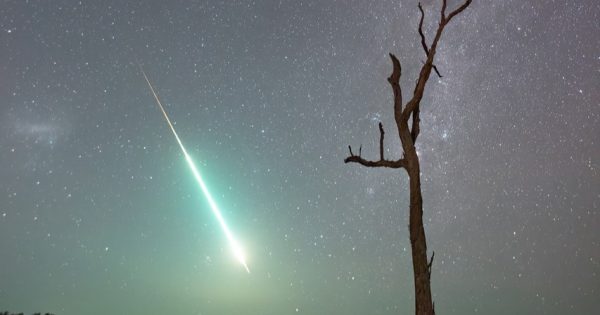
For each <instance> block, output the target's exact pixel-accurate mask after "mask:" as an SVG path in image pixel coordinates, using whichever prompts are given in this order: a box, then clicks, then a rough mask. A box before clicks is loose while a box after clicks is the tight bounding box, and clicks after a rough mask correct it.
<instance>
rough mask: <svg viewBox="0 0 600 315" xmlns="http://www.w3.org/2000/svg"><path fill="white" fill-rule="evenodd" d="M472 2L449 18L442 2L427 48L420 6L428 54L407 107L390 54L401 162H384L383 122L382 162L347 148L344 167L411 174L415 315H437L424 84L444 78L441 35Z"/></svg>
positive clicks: (395, 61) (397, 64) (396, 63)
mask: <svg viewBox="0 0 600 315" xmlns="http://www.w3.org/2000/svg"><path fill="white" fill-rule="evenodd" d="M471 1H472V0H466V1H465V2H464V3H462V5H460V6H459V7H458V8H456V9H455V10H454V11H452V12H451V13H450V14H448V15H446V0H442V8H441V17H440V22H439V24H438V28H437V31H436V33H435V37H434V39H433V42H432V43H431V47H428V46H427V42H426V40H425V34H424V33H423V19H424V18H425V13H424V12H423V7H422V6H421V3H419V11H420V12H421V19H420V21H419V28H418V30H419V35H420V36H421V46H422V47H423V50H425V54H427V60H426V61H425V63H424V64H423V66H422V67H421V72H420V73H419V78H418V80H417V83H416V86H415V89H414V91H413V95H412V98H411V99H410V100H409V101H408V102H407V103H406V105H404V106H403V105H402V90H401V88H400V75H401V71H402V68H401V66H400V61H398V58H396V56H394V55H393V54H390V58H391V59H392V65H393V71H392V74H391V75H390V77H389V78H388V82H389V83H390V85H391V86H392V90H393V92H394V119H395V121H396V126H397V128H398V136H399V138H400V142H401V143H402V150H403V152H404V153H403V156H402V158H400V159H398V160H387V159H385V157H384V154H383V153H384V151H385V150H384V148H383V138H384V135H385V132H384V130H383V125H382V124H381V122H380V123H379V134H380V136H379V160H378V161H370V160H365V159H364V158H363V157H362V156H361V153H362V152H361V151H362V150H359V154H358V155H355V154H354V152H352V147H351V146H348V149H349V151H350V156H348V157H347V158H346V159H345V160H344V162H345V163H358V164H361V165H363V166H367V167H387V168H402V169H404V170H406V172H407V173H408V177H409V182H410V215H409V216H410V218H409V221H410V223H409V230H410V231H409V233H410V245H411V249H412V261H413V275H414V282H415V313H416V314H417V315H434V314H435V305H434V303H433V301H432V299H431V286H430V279H431V265H432V263H433V257H434V255H435V253H432V254H431V258H430V259H429V260H428V259H427V241H426V239H425V229H424V228H423V199H422V196H421V175H420V168H419V156H418V155H417V151H416V149H415V142H416V141H417V137H418V136H419V131H420V128H419V123H420V119H419V106H420V104H421V100H422V98H423V93H424V91H425V84H426V83H427V80H428V79H429V75H430V74H431V71H432V70H433V71H435V73H436V74H437V75H438V76H439V77H440V78H441V77H442V76H441V74H440V72H439V71H438V69H437V67H436V66H435V65H434V64H433V59H434V57H435V52H436V48H437V45H438V42H439V40H440V38H441V37H442V33H443V32H444V28H445V27H446V25H448V23H450V21H451V20H452V18H454V17H455V16H456V15H458V14H459V13H461V12H462V11H464V10H465V9H466V8H467V7H468V6H469V5H470V4H471ZM409 119H410V127H409Z"/></svg>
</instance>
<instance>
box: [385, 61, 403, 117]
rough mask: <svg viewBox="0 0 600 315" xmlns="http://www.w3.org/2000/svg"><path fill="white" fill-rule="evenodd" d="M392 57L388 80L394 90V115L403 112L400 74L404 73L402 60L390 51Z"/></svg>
mask: <svg viewBox="0 0 600 315" xmlns="http://www.w3.org/2000/svg"><path fill="white" fill-rule="evenodd" d="M390 58H391V59H392V66H393V70H392V74H391V75H390V76H389V77H388V82H389V83H390V85H391V86H392V90H393V91H394V115H396V114H397V115H398V117H400V116H399V115H400V114H401V113H402V89H401V88H400V76H401V75H402V66H401V65H400V60H398V58H396V56H395V55H394V54H392V53H390Z"/></svg>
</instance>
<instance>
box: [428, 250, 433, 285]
mask: <svg viewBox="0 0 600 315" xmlns="http://www.w3.org/2000/svg"><path fill="white" fill-rule="evenodd" d="M434 256H435V251H433V252H431V259H429V263H428V264H427V273H429V278H430V279H431V265H433V257H434Z"/></svg>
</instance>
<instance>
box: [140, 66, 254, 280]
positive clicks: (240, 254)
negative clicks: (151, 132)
mask: <svg viewBox="0 0 600 315" xmlns="http://www.w3.org/2000/svg"><path fill="white" fill-rule="evenodd" d="M140 70H141V71H142V74H143V75H144V79H146V83H148V87H150V91H152V95H154V99H155V100H156V103H157V104H158V107H159V108H160V111H161V112H162V113H163V115H164V116H165V119H166V120H167V123H168V124H169V127H170V128H171V131H172V132H173V135H174V136H175V140H177V143H178V144H179V147H180V148H181V151H182V152H183V155H184V156H185V160H186V161H187V163H188V166H189V167H190V169H191V170H192V173H193V174H194V177H195V178H196V181H197V182H198V184H199V185H200V189H201V190H202V192H203V193H204V196H205V197H206V200H208V204H209V205H210V210H211V211H212V212H213V214H214V215H215V217H217V221H219V224H220V225H221V229H223V233H225V236H226V237H227V240H228V241H229V245H230V246H231V249H232V250H233V254H234V255H235V258H236V259H237V260H238V261H239V262H240V263H241V264H242V265H243V266H244V268H246V271H247V272H248V273H250V269H249V268H248V265H247V264H246V258H245V256H244V251H243V249H242V247H241V246H240V244H239V243H238V242H237V241H236V240H235V238H234V237H233V233H231V231H230V230H229V227H228V226H227V223H226V222H225V219H224V218H223V216H222V215H221V211H220V210H219V207H218V206H217V203H216V202H215V201H214V199H213V198H212V196H211V194H210V192H209V191H208V188H207V187H206V184H205V183H204V180H202V176H200V171H198V169H197V168H196V165H195V164H194V161H193V160H192V158H191V157H190V155H189V154H188V153H187V150H186V149H185V147H184V146H183V143H182V142H181V139H179V135H177V131H175V127H173V124H172V123H171V119H169V116H168V115H167V112H166V111H165V108H164V107H163V105H162V103H161V102H160V99H159V98H158V95H156V92H155V91H154V88H153V87H152V84H150V80H149V79H148V76H147V75H146V72H144V69H143V68H142V66H141V65H140Z"/></svg>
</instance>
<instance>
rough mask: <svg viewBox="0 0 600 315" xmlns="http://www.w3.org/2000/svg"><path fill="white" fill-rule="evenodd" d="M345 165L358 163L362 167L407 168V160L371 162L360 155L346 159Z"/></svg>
mask: <svg viewBox="0 0 600 315" xmlns="http://www.w3.org/2000/svg"><path fill="white" fill-rule="evenodd" d="M344 163H358V164H360V165H363V166H366V167H387V168H404V169H405V168H406V160H405V159H400V160H396V161H390V160H379V161H369V160H365V159H363V158H362V157H360V156H358V155H351V156H349V157H347V158H346V159H344Z"/></svg>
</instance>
